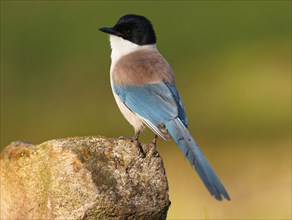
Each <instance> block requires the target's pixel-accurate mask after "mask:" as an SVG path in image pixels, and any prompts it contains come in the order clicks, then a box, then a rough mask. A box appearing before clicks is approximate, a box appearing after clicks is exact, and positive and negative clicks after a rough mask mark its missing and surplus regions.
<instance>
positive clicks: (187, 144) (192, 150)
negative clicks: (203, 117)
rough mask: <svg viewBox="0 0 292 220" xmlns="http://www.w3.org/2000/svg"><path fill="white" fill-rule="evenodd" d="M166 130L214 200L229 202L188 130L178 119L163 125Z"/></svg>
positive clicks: (225, 192) (227, 196) (223, 189)
mask: <svg viewBox="0 0 292 220" xmlns="http://www.w3.org/2000/svg"><path fill="white" fill-rule="evenodd" d="M165 126H166V128H167V130H168V131H169V133H170V135H171V136H172V138H173V140H174V141H175V142H176V144H177V145H178V146H179V147H180V149H181V150H182V152H183V153H184V154H185V156H186V157H187V158H188V160H189V161H190V163H191V164H192V165H193V166H194V167H195V169H196V171H197V172H198V174H199V176H200V178H201V179H202V181H203V182H204V184H205V186H206V187H207V189H208V190H209V192H210V193H211V195H213V196H214V197H215V198H216V199H218V200H222V196H223V197H224V198H225V199H227V200H230V197H229V195H228V193H227V191H226V190H225V188H224V186H223V185H222V183H221V182H220V180H219V178H218V177H217V175H216V174H215V172H214V170H213V169H212V167H211V165H210V164H209V162H208V160H207V159H206V157H205V156H204V154H203V153H202V151H201V150H200V148H199V147H198V146H197V144H196V142H195V141H194V139H193V138H192V136H191V134H190V133H189V131H188V129H187V128H186V127H185V125H184V124H183V123H182V121H181V120H180V119H179V118H176V119H174V120H171V121H168V122H166V123H165Z"/></svg>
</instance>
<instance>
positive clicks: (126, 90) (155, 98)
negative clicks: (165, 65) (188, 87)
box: [114, 82, 187, 139]
mask: <svg viewBox="0 0 292 220" xmlns="http://www.w3.org/2000/svg"><path fill="white" fill-rule="evenodd" d="M114 92H115V93H116V94H117V95H118V96H119V98H120V99H121V101H122V102H123V103H124V104H125V105H126V106H127V107H128V108H129V109H130V110H131V111H132V112H134V113H135V114H137V115H138V116H139V117H141V119H142V120H143V121H144V123H145V124H147V125H148V127H150V128H151V129H152V130H153V131H154V132H155V133H156V134H158V135H160V136H162V138H164V139H165V137H163V135H162V134H161V133H159V127H160V125H161V124H162V123H163V124H164V123H166V122H167V121H169V120H172V119H174V118H176V117H179V118H180V120H181V121H182V122H183V123H184V124H185V126H187V119H186V113H185V110H184V107H183V104H182V102H181V100H180V97H179V94H178V92H177V90H176V87H175V86H174V85H169V84H166V83H164V82H161V83H155V84H146V85H143V86H117V85H114Z"/></svg>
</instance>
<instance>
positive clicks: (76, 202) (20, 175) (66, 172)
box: [0, 137, 170, 219]
mask: <svg viewBox="0 0 292 220" xmlns="http://www.w3.org/2000/svg"><path fill="white" fill-rule="evenodd" d="M143 148H144V150H145V151H146V157H145V158H141V157H139V152H138V150H137V148H136V147H135V146H134V144H132V143H131V142H130V141H129V140H116V139H109V138H105V137H75V138H67V139H58V140H51V141H47V142H44V143H42V144H39V145H33V144H30V143H24V142H12V143H11V144H10V145H8V146H7V147H6V148H5V149H4V150H3V152H2V153H1V159H0V168H1V174H0V177H1V210H0V213H1V215H0V218H1V219H165V218H166V215H167V210H168V207H169V205H170V201H169V197H168V183H167V178H166V175H165V170H164V166H163V162H162V159H161V158H160V156H159V155H158V153H157V152H156V151H154V152H151V151H150V150H149V151H148V150H147V149H149V148H150V147H149V146H146V145H144V146H143Z"/></svg>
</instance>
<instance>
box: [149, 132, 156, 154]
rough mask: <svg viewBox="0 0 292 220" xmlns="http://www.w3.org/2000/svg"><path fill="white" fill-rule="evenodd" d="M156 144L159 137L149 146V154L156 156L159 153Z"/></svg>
mask: <svg viewBox="0 0 292 220" xmlns="http://www.w3.org/2000/svg"><path fill="white" fill-rule="evenodd" d="M156 142H157V135H155V137H154V138H153V140H152V141H151V142H150V143H149V144H148V146H149V148H150V149H149V154H150V155H153V156H156V154H157V151H156Z"/></svg>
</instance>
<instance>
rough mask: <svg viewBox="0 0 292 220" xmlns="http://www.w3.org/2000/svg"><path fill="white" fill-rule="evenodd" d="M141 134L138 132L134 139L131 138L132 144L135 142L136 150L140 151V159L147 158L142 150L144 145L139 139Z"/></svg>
mask: <svg viewBox="0 0 292 220" xmlns="http://www.w3.org/2000/svg"><path fill="white" fill-rule="evenodd" d="M139 134H140V132H137V133H136V134H135V135H134V137H132V138H131V142H133V143H134V144H135V146H136V148H137V149H138V152H139V157H141V158H145V157H146V154H145V152H144V150H143V148H142V145H141V144H140V142H139V140H138V138H139Z"/></svg>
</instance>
